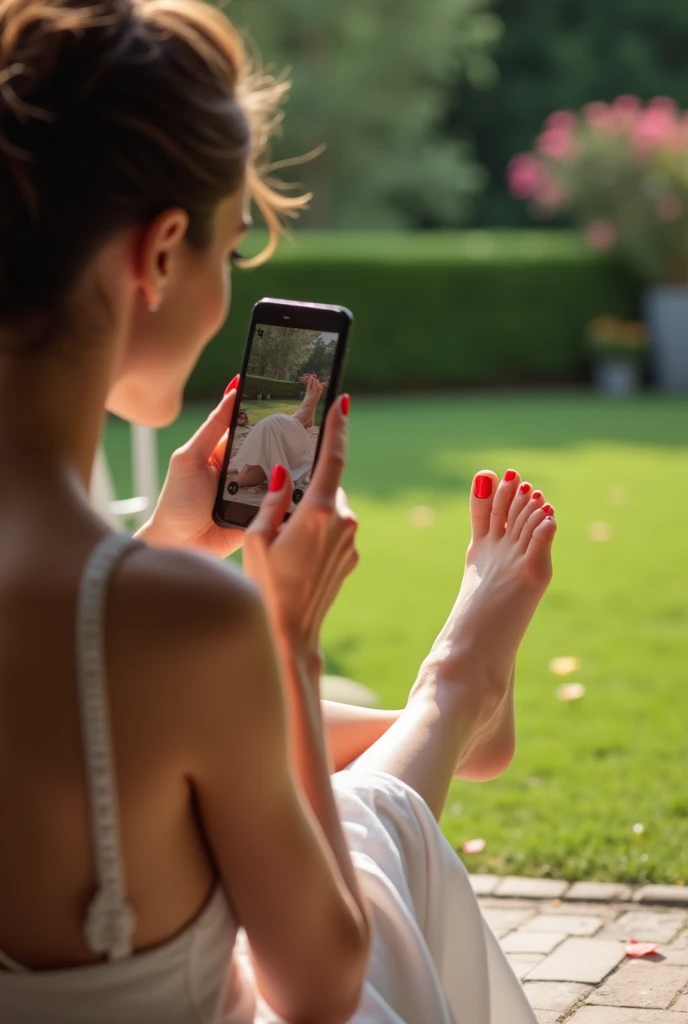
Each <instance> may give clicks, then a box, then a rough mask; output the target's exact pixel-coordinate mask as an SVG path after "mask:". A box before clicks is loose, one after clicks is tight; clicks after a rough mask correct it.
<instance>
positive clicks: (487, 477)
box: [471, 469, 499, 540]
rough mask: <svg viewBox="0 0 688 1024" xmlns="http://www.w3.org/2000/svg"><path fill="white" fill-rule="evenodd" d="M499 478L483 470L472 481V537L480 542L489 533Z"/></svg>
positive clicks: (487, 470)
mask: <svg viewBox="0 0 688 1024" xmlns="http://www.w3.org/2000/svg"><path fill="white" fill-rule="evenodd" d="M498 483H499V478H498V476H497V474H496V473H493V472H492V470H491V469H484V470H482V471H481V472H480V473H478V474H477V475H476V476H475V477H474V479H473V489H472V491H471V527H472V529H473V537H474V538H475V539H476V540H480V539H481V538H482V537H487V535H488V533H489V532H490V520H491V518H492V503H493V501H494V497H495V493H496V491H497V485H498Z"/></svg>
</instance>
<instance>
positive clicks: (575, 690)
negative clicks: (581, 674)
mask: <svg viewBox="0 0 688 1024" xmlns="http://www.w3.org/2000/svg"><path fill="white" fill-rule="evenodd" d="M584 696H585V687H584V686H583V684H582V683H564V684H563V685H562V686H560V687H559V688H558V690H557V697H558V698H559V700H563V701H564V702H565V703H568V702H570V701H572V700H580V699H581V697H584Z"/></svg>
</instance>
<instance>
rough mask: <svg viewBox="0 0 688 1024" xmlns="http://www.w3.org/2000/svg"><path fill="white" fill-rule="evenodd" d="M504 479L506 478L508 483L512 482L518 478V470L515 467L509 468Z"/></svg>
mask: <svg viewBox="0 0 688 1024" xmlns="http://www.w3.org/2000/svg"><path fill="white" fill-rule="evenodd" d="M504 479H505V480H506V482H507V483H508V484H510V483H511V481H512V480H515V479H516V470H515V469H507V471H506V473H505V474H504Z"/></svg>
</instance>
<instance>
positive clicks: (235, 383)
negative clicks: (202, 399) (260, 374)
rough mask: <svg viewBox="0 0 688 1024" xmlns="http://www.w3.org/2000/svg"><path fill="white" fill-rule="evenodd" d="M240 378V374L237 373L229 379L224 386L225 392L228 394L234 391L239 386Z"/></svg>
mask: <svg viewBox="0 0 688 1024" xmlns="http://www.w3.org/2000/svg"><path fill="white" fill-rule="evenodd" d="M240 380H241V374H240V373H237V375H236V377H234V378H233V379H232V380H230V382H229V384H228V385H227V387H226V388H225V394H226V395H228V394H229V392H230V391H236V389H237V388H238V387H239V381H240Z"/></svg>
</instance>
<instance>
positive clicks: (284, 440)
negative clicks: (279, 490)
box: [230, 412, 312, 484]
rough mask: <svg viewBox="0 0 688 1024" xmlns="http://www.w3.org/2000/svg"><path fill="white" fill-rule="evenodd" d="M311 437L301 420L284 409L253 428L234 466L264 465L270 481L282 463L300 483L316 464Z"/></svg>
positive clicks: (261, 466)
mask: <svg viewBox="0 0 688 1024" xmlns="http://www.w3.org/2000/svg"><path fill="white" fill-rule="evenodd" d="M310 440H311V439H310V437H309V435H308V431H307V430H306V428H305V427H304V425H303V423H300V422H299V420H296V419H294V417H293V416H288V415H287V414H286V413H284V412H276V413H273V415H272V416H266V417H265V419H262V420H259V421H258V423H256V425H255V426H254V427H251V430H250V431H249V433H248V434H247V435H246V439H245V441H244V443H243V444H242V446H241V448H240V449H239V451H238V452H237V454H236V455H235V456H234V458H233V459H232V465H231V467H230V468H231V469H232V470H236V472H237V473H239V472H241V470H242V469H243V468H244V467H245V466H260V468H261V469H262V470H263V472H264V473H265V476H266V477H267V478H268V480H269V479H270V476H271V475H272V471H273V469H274V468H275V466H277V465H280V466H284V467H285V469H288V470H289V472H290V474H291V478H292V481H293V482H294V484H298V483H300V482H302V480H303V478H304V477H306V476H307V475H308V473H309V472H310V470H311V467H312V459H311V457H310Z"/></svg>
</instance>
